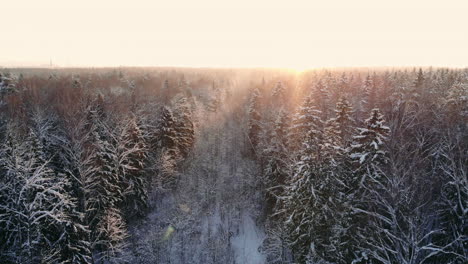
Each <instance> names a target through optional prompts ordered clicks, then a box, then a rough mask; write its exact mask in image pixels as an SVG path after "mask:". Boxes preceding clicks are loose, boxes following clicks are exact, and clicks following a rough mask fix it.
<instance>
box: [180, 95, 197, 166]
mask: <svg viewBox="0 0 468 264" xmlns="http://www.w3.org/2000/svg"><path fill="white" fill-rule="evenodd" d="M176 109H177V122H176V126H175V130H176V134H177V139H178V149H179V152H180V153H181V155H182V157H184V158H185V157H187V155H188V154H189V153H190V151H191V149H192V148H193V144H194V143H195V131H194V126H193V121H192V111H191V110H190V106H189V104H188V102H187V98H185V97H182V98H181V99H180V100H179V101H178V102H177V106H176Z"/></svg>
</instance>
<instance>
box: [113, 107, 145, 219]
mask: <svg viewBox="0 0 468 264" xmlns="http://www.w3.org/2000/svg"><path fill="white" fill-rule="evenodd" d="M121 127H122V129H121V131H120V135H119V136H118V146H117V160H118V171H119V174H120V177H121V179H120V181H121V182H122V185H123V188H122V189H123V197H124V198H123V208H124V212H125V213H126V215H127V217H129V218H130V217H131V216H135V215H140V216H141V215H143V213H144V211H145V209H146V208H147V202H148V194H147V187H148V185H147V184H148V181H147V179H146V175H145V174H144V164H145V161H146V158H147V147H146V144H145V139H144V138H143V133H142V131H141V129H140V127H139V125H138V122H137V120H136V117H135V116H131V117H130V118H128V119H125V121H124V122H123V123H122V124H121Z"/></svg>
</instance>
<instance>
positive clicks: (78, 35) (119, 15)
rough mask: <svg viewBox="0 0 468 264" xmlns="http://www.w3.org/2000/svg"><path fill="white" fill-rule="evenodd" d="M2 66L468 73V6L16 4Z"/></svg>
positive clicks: (402, 1)
mask: <svg viewBox="0 0 468 264" xmlns="http://www.w3.org/2000/svg"><path fill="white" fill-rule="evenodd" d="M0 6H1V8H2V12H1V14H0V24H1V25H2V31H1V34H2V40H1V41H0V66H39V65H47V64H49V61H50V60H52V62H53V64H55V65H58V66H63V67H67V66H75V67H76V66H94V67H100V66H186V67H281V68H291V69H306V68H317V67H349V66H430V65H432V66H447V67H467V66H468V27H467V26H468V15H467V14H468V1H465V0H446V1H433V0H426V1H421V0H413V1H409V0H392V1H382V0H372V1H371V0H353V1H345V0H341V1H339V0H320V1H315V0H311V1H305V0H290V1H276V0H270V1H267V0H258V1H254V0H237V1H223V0H217V1H216V0H197V1H182V0H172V1H170V0H167V1H159V0H156V1H149V0H148V1H144V0H132V1H119V0H100V1H97V0H95V1H93V0H81V1H76V0H75V1H72V0H42V1H35V0H15V1H4V2H3V3H1V5H0Z"/></svg>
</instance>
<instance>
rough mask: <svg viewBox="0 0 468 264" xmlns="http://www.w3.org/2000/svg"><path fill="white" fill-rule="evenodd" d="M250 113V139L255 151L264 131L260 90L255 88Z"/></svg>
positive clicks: (251, 97)
mask: <svg viewBox="0 0 468 264" xmlns="http://www.w3.org/2000/svg"><path fill="white" fill-rule="evenodd" d="M248 115H249V129H248V131H249V140H250V143H251V144H252V147H253V149H254V151H255V149H256V148H257V146H258V144H259V143H260V134H261V132H262V126H261V119H262V117H261V115H260V90H259V89H258V88H255V89H254V90H253V91H252V94H251V96H250V104H249V108H248Z"/></svg>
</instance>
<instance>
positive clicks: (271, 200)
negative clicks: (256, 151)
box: [263, 109, 288, 213]
mask: <svg viewBox="0 0 468 264" xmlns="http://www.w3.org/2000/svg"><path fill="white" fill-rule="evenodd" d="M286 136H287V114H286V112H285V111H284V110H283V109H280V111H279V112H278V117H277V119H276V121H275V123H274V127H273V133H272V138H271V142H270V143H269V144H268V146H267V147H266V148H265V150H264V151H263V159H264V160H265V163H266V165H265V168H264V172H263V175H264V186H265V189H266V191H267V204H268V208H267V213H271V212H272V210H273V208H274V207H275V204H276V202H277V198H278V197H279V196H280V195H281V193H282V192H283V189H284V184H285V182H286V179H287V176H288V161H287V159H288V157H287V154H286V153H287V149H286V146H287V145H286V143H287V139H286Z"/></svg>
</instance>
